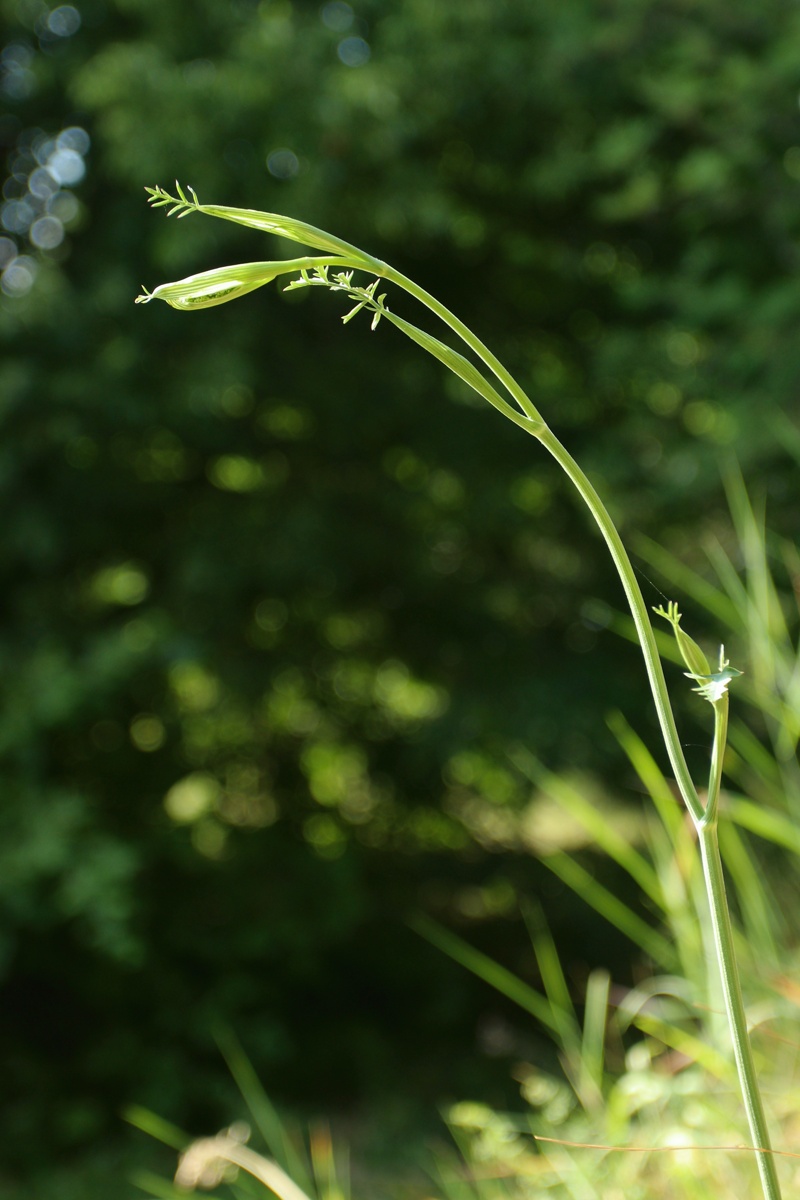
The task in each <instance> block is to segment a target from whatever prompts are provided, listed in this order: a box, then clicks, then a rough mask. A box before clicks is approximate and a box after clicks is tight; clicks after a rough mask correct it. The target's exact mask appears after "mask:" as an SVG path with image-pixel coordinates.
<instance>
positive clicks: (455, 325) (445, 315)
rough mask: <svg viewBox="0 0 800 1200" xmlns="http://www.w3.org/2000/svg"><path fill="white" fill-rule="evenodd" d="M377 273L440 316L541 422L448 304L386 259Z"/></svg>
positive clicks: (528, 414)
mask: <svg viewBox="0 0 800 1200" xmlns="http://www.w3.org/2000/svg"><path fill="white" fill-rule="evenodd" d="M379 274H380V275H381V276H382V277H383V278H384V279H388V280H389V281H390V283H396V284H397V286H398V287H401V288H403V290H404V291H406V292H408V293H409V295H410V296H413V297H414V298H415V299H416V300H419V302H420V304H424V305H425V307H426V308H429V309H430V310H431V312H432V313H435V314H436V316H437V317H439V318H440V320H442V321H444V323H445V325H448V326H449V327H450V328H451V329H452V330H453V333H457V334H458V336H459V337H460V338H461V340H462V342H465V343H466V344H467V345H468V346H469V347H470V349H471V350H473V351H474V352H475V353H476V354H477V356H478V358H480V359H481V361H482V362H484V363H485V364H486V366H487V367H488V368H489V370H490V371H491V372H492V374H493V375H494V376H495V377H496V378H497V379H499V380H500V382H501V383H502V385H503V387H504V388H505V389H506V391H508V392H509V393H510V395H512V396H513V397H514V399H515V400H516V402H517V404H518V405H519V407H520V408H521V409H522V411H523V412H524V413H525V415H526V417H530V418H531V420H533V421H536V422H537V423H538V422H541V424H542V425H544V418H543V417H542V414H541V413H540V412H539V411H538V410H537V409H536V407H535V405H534V404H533V402H532V401H531V399H530V397H529V396H527V395H526V394H525V392H524V391H523V390H522V388H521V387H520V386H519V384H518V383H517V381H516V379H515V378H514V376H513V375H512V374H511V372H510V371H507V370H506V368H505V367H504V366H503V364H502V363H501V362H500V360H499V358H497V357H496V356H495V355H494V354H492V352H491V350H489V349H488V347H487V346H485V345H484V344H483V342H482V341H481V340H480V338H477V337H476V336H475V334H474V333H473V332H472V330H471V329H470V328H469V327H468V326H467V325H465V324H464V322H463V321H460V320H459V319H458V317H457V316H456V315H455V313H452V312H451V311H450V309H449V308H447V307H446V306H445V305H444V304H442V303H441V301H439V300H437V299H436V297H435V296H432V295H431V294H430V292H426V291H425V289H424V288H421V287H420V286H419V284H418V283H414V280H413V279H409V278H408V277H407V276H406V275H403V274H401V272H400V271H396V270H395V269H394V267H390V266H389V265H388V264H387V263H381V264H380V272H379ZM528 432H529V433H531V432H533V431H532V430H530V429H529V430H528Z"/></svg>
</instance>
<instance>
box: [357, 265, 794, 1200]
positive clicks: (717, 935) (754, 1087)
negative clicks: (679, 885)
mask: <svg viewBox="0 0 800 1200" xmlns="http://www.w3.org/2000/svg"><path fill="white" fill-rule="evenodd" d="M381 274H382V275H384V277H385V278H387V279H390V280H391V281H392V282H394V283H396V284H398V285H399V286H400V287H402V288H404V289H405V290H406V291H407V292H409V293H410V294H411V295H412V296H415V297H416V299H418V300H419V301H421V303H423V304H424V305H425V306H426V307H427V308H429V309H430V310H431V311H432V312H434V313H435V314H436V315H437V316H438V317H439V318H440V319H441V320H442V321H444V323H445V324H446V325H448V326H449V327H450V328H451V329H452V330H453V332H454V333H456V334H458V336H459V337H460V338H461V339H462V341H464V342H465V343H466V344H467V345H468V346H469V347H470V349H472V350H473V352H474V353H475V354H476V355H477V356H478V357H479V358H480V359H481V361H482V362H483V363H485V365H486V366H487V367H488V368H489V370H490V371H492V372H493V374H494V375H495V376H496V377H497V379H499V380H500V382H501V383H502V384H503V385H504V387H505V388H506V389H507V391H508V392H509V393H510V394H511V396H512V397H513V398H514V399H515V400H516V402H517V404H518V405H519V407H520V408H521V409H522V412H523V413H525V414H526V416H527V417H529V418H531V419H532V420H533V421H535V422H536V425H535V426H529V427H527V432H528V433H531V434H532V435H533V436H534V437H536V438H538V439H539V441H540V442H541V443H542V445H543V446H544V447H545V449H547V450H548V451H549V453H550V454H551V455H552V456H553V458H554V459H555V460H556V462H557V463H558V464H559V466H560V467H561V468H562V469H563V470H564V472H565V473H566V474H567V476H568V477H569V479H570V480H571V481H572V483H573V484H574V486H575V488H576V489H577V490H578V492H579V493H580V495H581V497H582V499H583V500H584V501H585V503H586V505H587V506H588V508H589V511H590V512H591V514H592V516H593V517H594V520H595V522H596V523H597V525H598V527H599V529H600V532H601V534H602V535H603V538H604V540H605V542H606V545H607V546H608V549H609V551H610V553H611V557H612V559H613V561H614V565H615V567H616V568H617V573H618V574H619V577H620V580H621V582H622V586H623V588H624V589H625V595H626V597H627V600H628V605H629V607H630V610H631V614H632V616H633V620H634V623H635V625H636V632H637V634H638V637H639V644H640V646H641V648H642V654H643V655H644V660H645V666H646V669H647V675H648V680H649V682H650V690H651V692H652V694H653V700H654V702H655V706H656V712H657V714H658V720H659V724H660V726H661V732H662V735H663V738H664V744H665V746H666V750H667V754H668V755H669V760H670V764H671V766H672V770H673V772H674V775H675V779H676V781H677V783H678V787H679V788H680V792H681V796H682V797H683V800H684V803H685V804H686V807H687V809H688V810H689V812H690V814H691V816H692V820H693V822H694V824H695V827H696V828H697V832H698V839H699V842H700V851H701V856H702V865H703V876H704V879H705V885H706V893H707V896H708V901H709V908H710V911H711V919H712V926H713V932H714V945H715V949H716V956H717V963H718V966H719V971H720V975H721V978H722V987H723V992H724V995H725V1007H726V1012H727V1016H728V1024H729V1027H730V1031H731V1038H732V1042H733V1050H734V1058H735V1061H736V1069H737V1072H738V1075H739V1082H740V1085H741V1090H742V1099H743V1102H744V1107H745V1111H746V1113H747V1122H748V1126H749V1128H750V1136H751V1139H752V1143H753V1148H754V1150H755V1153H756V1158H757V1162H758V1171H759V1176H760V1178H761V1185H762V1189H763V1194H764V1197H765V1200H780V1198H781V1190H780V1184H779V1182H778V1175H777V1170H776V1166H775V1159H774V1156H773V1154H772V1152H771V1146H770V1138H769V1131H768V1128H767V1122H766V1117H765V1114H764V1107H763V1104H762V1100H761V1093H760V1091H759V1088H758V1078H757V1076H756V1072H755V1065H754V1062H753V1053H752V1049H751V1046H750V1039H749V1036H748V1031H747V1017H746V1014H745V1010H744V1001H743V999H742V990H741V984H740V982H739V972H738V969H737V966H736V958H735V955H734V947H733V932H732V929H731V922H730V914H729V910H728V900H727V895H726V892H725V881H724V876H723V872H722V862H721V859H720V854H719V842H718V838H717V808H718V799H719V791H720V785H721V781H722V760H723V756H724V752H725V743H726V738H727V728H728V697H727V694H726V695H725V696H723V697H722V698H721V699H720V700H719V701H717V702H715V703H714V746H713V750H712V758H711V774H710V778H709V786H708V800H707V803H706V805H705V806H704V805H703V803H702V801H701V800H700V797H699V796H698V794H697V789H696V788H695V786H694V783H693V781H692V777H691V775H690V773H689V768H688V766H687V763H686V759H685V756H684V753H683V747H682V746H681V743H680V738H679V736H678V730H677V726H676V724H675V716H674V714H673V711H672V704H671V702H670V698H669V692H668V690H667V683H666V679H665V678H664V670H663V667H662V665H661V658H660V656H659V653H658V647H657V645H656V639H655V634H654V633H653V627H652V625H651V623H650V614H649V612H648V609H647V605H646V604H645V600H644V597H643V595H642V590H641V588H640V587H639V581H638V579H637V578H636V574H635V572H634V569H633V564H632V563H631V561H630V558H629V557H628V552H627V551H626V549H625V547H624V545H623V543H622V539H621V538H620V535H619V533H618V532H617V529H616V526H615V525H614V522H613V521H612V519H611V516H610V514H609V512H608V510H607V509H606V507H605V505H604V504H603V502H602V500H601V499H600V496H599V495H598V493H597V490H596V489H595V487H594V485H593V484H592V482H591V480H590V479H589V478H588V476H587V475H586V474H585V472H584V471H583V470H582V468H581V467H580V466H579V465H578V463H577V462H576V461H575V459H574V458H573V457H572V455H571V454H570V453H569V451H568V450H567V449H566V447H565V446H563V445H562V443H561V442H560V441H559V439H558V438H557V437H556V435H555V434H554V433H553V431H552V430H551V429H550V428H549V427H548V426H547V424H546V423H545V422H544V421H543V419H542V417H541V415H540V414H539V412H538V411H537V409H536V408H535V406H534V405H533V403H532V402H531V400H530V399H529V397H528V396H527V395H526V394H525V392H524V391H523V389H522V388H521V387H520V385H519V384H518V383H517V381H516V380H515V379H514V377H513V376H512V375H511V374H510V372H508V371H507V370H506V369H505V367H504V366H503V365H502V363H501V362H499V360H498V359H497V358H496V357H495V356H494V355H493V354H492V353H491V351H490V350H488V349H487V347H486V346H485V345H484V344H483V342H481V341H480V339H479V338H477V337H476V336H475V334H474V333H473V332H472V330H471V329H469V328H468V327H467V326H466V325H464V323H463V322H462V321H460V320H459V319H458V318H457V317H456V316H455V315H454V314H453V313H451V312H450V310H449V309H447V308H446V307H445V306H444V305H443V304H441V303H440V302H439V301H438V300H436V298H435V297H434V296H431V295H430V294H429V293H428V292H426V291H425V290H424V289H423V288H420V287H419V286H418V285H417V284H415V283H413V281H412V280H409V279H407V278H406V277H405V276H404V275H401V274H400V272H399V271H395V270H394V269H393V268H391V267H385V266H383V265H382V268H381ZM540 422H541V424H539V423H540Z"/></svg>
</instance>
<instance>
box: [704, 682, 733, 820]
mask: <svg viewBox="0 0 800 1200" xmlns="http://www.w3.org/2000/svg"><path fill="white" fill-rule="evenodd" d="M713 707H714V744H713V747H712V749H711V771H710V772H709V776H708V797H707V799H706V807H705V812H704V813H703V817H702V820H701V821H700V824H701V825H713V824H716V821H717V812H718V810H719V790H720V787H721V786H722V760H723V759H724V757H725V747H726V745H727V743H728V693H727V692H725V693H724V695H722V696H721V697H720V698H719V700H715V701H713Z"/></svg>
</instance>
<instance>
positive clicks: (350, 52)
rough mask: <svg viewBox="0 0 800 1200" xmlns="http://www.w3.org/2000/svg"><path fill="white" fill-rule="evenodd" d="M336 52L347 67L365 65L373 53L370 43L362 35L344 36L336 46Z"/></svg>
mask: <svg viewBox="0 0 800 1200" xmlns="http://www.w3.org/2000/svg"><path fill="white" fill-rule="evenodd" d="M336 53H337V54H338V55H339V61H340V62H343V63H344V65H345V66H346V67H363V66H364V63H367V62H369V60H370V57H371V55H372V51H371V50H370V48H369V44H368V43H367V42H365V41H364V39H363V38H360V37H347V38H343V39H342V41H341V42H339V45H338V46H337V48H336Z"/></svg>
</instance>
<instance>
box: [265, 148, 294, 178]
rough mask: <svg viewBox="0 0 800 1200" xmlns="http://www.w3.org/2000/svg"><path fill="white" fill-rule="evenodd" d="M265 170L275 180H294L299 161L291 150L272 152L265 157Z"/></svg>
mask: <svg viewBox="0 0 800 1200" xmlns="http://www.w3.org/2000/svg"><path fill="white" fill-rule="evenodd" d="M267 170H268V171H269V173H270V175H273V176H274V177H275V179H294V177H295V175H296V174H297V172H298V171H299V170H300V160H299V159H298V157H297V155H296V154H295V153H294V151H293V150H286V149H281V150H273V151H272V153H271V154H269V155H267Z"/></svg>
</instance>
